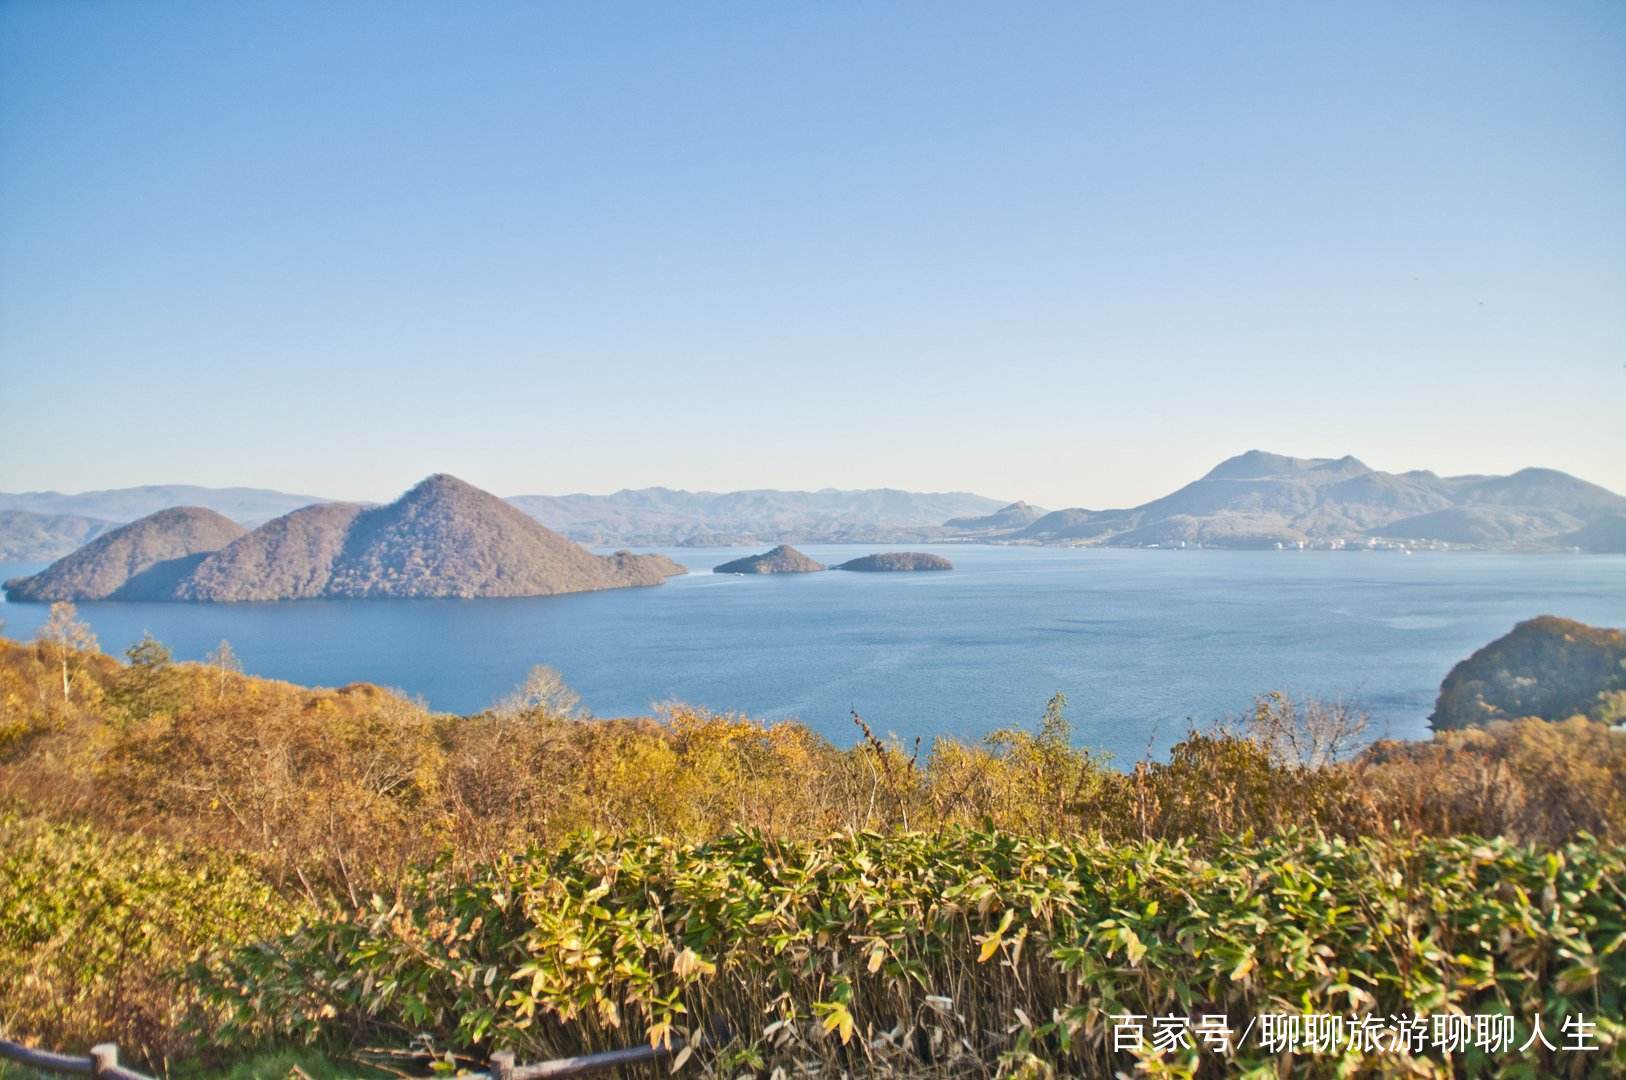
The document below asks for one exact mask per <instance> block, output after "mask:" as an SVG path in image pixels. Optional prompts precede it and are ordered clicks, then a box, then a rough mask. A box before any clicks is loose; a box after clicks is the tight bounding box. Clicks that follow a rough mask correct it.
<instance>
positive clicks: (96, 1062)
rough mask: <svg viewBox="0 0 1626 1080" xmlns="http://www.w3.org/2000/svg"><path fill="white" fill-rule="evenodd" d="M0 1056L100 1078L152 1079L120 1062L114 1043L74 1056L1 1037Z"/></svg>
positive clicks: (53, 1069)
mask: <svg viewBox="0 0 1626 1080" xmlns="http://www.w3.org/2000/svg"><path fill="white" fill-rule="evenodd" d="M0 1058H5V1059H6V1060H7V1061H15V1062H17V1064H19V1065H27V1066H28V1067H29V1068H31V1069H39V1070H41V1071H43V1072H56V1073H75V1074H78V1075H79V1076H96V1077H101V1078H103V1080H152V1078H151V1077H150V1076H147V1075H146V1074H145V1073H138V1072H136V1071H135V1070H134V1069H126V1068H125V1067H124V1066H123V1065H120V1064H119V1048H118V1046H117V1045H115V1044H114V1043H99V1044H97V1045H96V1046H92V1047H91V1048H90V1055H89V1056H88V1057H75V1056H73V1055H72V1054H53V1053H51V1052H50V1051H48V1050H30V1049H29V1048H28V1047H26V1046H24V1045H22V1044H21V1043H14V1042H12V1041H10V1040H9V1039H0Z"/></svg>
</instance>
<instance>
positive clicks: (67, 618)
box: [38, 601, 96, 701]
mask: <svg viewBox="0 0 1626 1080" xmlns="http://www.w3.org/2000/svg"><path fill="white" fill-rule="evenodd" d="M38 640H39V641H40V643H41V644H42V645H44V646H45V647H46V649H47V651H48V653H49V654H51V656H52V659H54V660H55V662H56V663H57V664H58V665H60V667H61V669H62V700H63V701H67V700H69V698H70V697H71V696H72V689H73V675H74V671H73V665H74V658H75V656H76V655H77V654H78V653H81V652H93V651H94V650H95V649H96V635H95V634H93V633H91V630H90V626H89V625H88V624H87V623H85V622H83V621H82V620H80V618H79V612H78V611H77V610H76V609H75V608H74V606H73V605H72V604H70V603H68V602H66V601H58V602H57V603H54V604H52V605H51V614H50V617H48V618H47V619H46V620H45V625H44V626H42V627H40V630H39V637H38Z"/></svg>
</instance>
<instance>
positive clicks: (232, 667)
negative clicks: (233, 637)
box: [203, 638, 243, 698]
mask: <svg viewBox="0 0 1626 1080" xmlns="http://www.w3.org/2000/svg"><path fill="white" fill-rule="evenodd" d="M203 662H204V663H205V664H208V665H209V666H210V667H212V668H214V669H215V671H217V672H218V673H219V676H220V677H219V680H218V681H217V682H216V684H215V696H216V697H217V698H224V697H225V696H226V684H227V682H229V681H230V680H231V677H232V676H233V675H241V674H242V673H243V663H242V661H241V660H238V659H237V653H235V652H233V651H232V647H231V642H229V641H227V640H226V639H225V638H221V639H220V644H219V645H216V646H215V647H214V651H213V652H211V653H210V654H209V655H208V656H205V657H204V658H203Z"/></svg>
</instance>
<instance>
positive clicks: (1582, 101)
mask: <svg viewBox="0 0 1626 1080" xmlns="http://www.w3.org/2000/svg"><path fill="white" fill-rule="evenodd" d="M1623 417H1626V4H1622V3H1619V2H1615V0H1610V2H1602V3H1562V2H1559V3H1548V2H1539V3H1538V2H1529V3H1508V2H1496V0H1488V2H1486V0H1475V2H1472V3H1462V4H1455V3H1446V2H1433V3H1426V4H1417V3H1411V2H1406V3H1382V2H1370V3H1346V4H1302V3H1295V4H1260V3H1226V4H1184V3H1167V4H1156V3H1154V4H1146V3H1139V2H1136V3H1125V4H1121V5H1118V4H1105V3H1092V4H1075V3H1066V4H1056V5H1047V4H1029V3H1019V4H995V3H980V4H968V5H957V4H948V3H938V2H932V3H919V4H915V3H903V4H895V3H872V2H865V3H850V4H849V3H816V4H814V3H796V4H790V3H765V2H750V3H746V2H739V3H718V2H705V3H683V4H633V3H625V4H619V3H618V4H599V3H516V4H501V3H478V2H477V3H445V2H435V3H415V2H402V0H391V2H388V3H367V2H361V0H351V2H346V3H342V4H327V3H297V2H289V0H278V2H276V3H236V2H233V3H214V2H209V3H195V4H177V3H165V2H159V0H145V2H141V3H112V2H102V3H96V2H83V3H65V2H34V3H31V2H18V0H6V2H0V490H13V491H14V490H20V489H35V488H58V489H63V490H80V489H85V488H101V487H114V486H124V485H129V484H137V483H157V482H172V483H183V482H185V483H204V484H215V485H225V484H250V485H256V486H266V487H276V488H281V489H284V490H292V491H300V492H308V493H314V494H319V495H328V496H335V497H355V498H383V497H388V496H392V495H394V494H395V493H397V492H398V491H400V490H401V489H403V488H405V487H406V486H408V485H409V484H410V483H412V482H413V481H415V480H416V479H418V478H419V477H421V476H422V475H424V474H426V473H429V472H433V471H449V472H453V473H456V474H458V475H460V476H463V477H464V478H465V479H468V480H470V481H472V482H474V483H477V484H480V485H482V486H484V487H487V488H489V489H491V490H494V491H497V492H499V493H502V494H518V493H522V492H547V493H556V492H565V491H595V492H603V491H611V490H614V489H617V488H620V487H641V486H645V485H652V484H663V485H666V486H670V487H687V488H711V489H731V488H740V487H822V486H832V487H878V486H895V487H907V488H913V489H925V490H943V489H962V490H974V491H979V492H983V493H985V494H989V495H994V496H998V497H1009V498H1016V497H1023V498H1027V499H1029V500H1031V501H1034V502H1038V503H1042V504H1045V505H1049V506H1063V505H1086V506H1108V505H1121V504H1129V503H1135V502H1140V501H1143V500H1145V499H1148V498H1151V497H1153V496H1155V495H1159V494H1162V493H1163V492H1165V491H1167V490H1169V489H1171V488H1173V487H1175V486H1177V485H1178V484H1180V483H1183V482H1185V481H1186V480H1188V479H1191V478H1192V477H1194V476H1195V475H1197V474H1198V473H1200V472H1202V471H1204V470H1206V469H1207V468H1208V467H1209V466H1211V465H1212V464H1213V463H1214V462H1216V461H1217V460H1219V459H1220V458H1222V457H1225V456H1228V455H1230V454H1233V453H1236V452H1238V451H1241V450H1244V449H1247V448H1250V447H1256V446H1257V447H1262V448H1265V449H1270V450H1275V451H1279V452H1284V453H1294V454H1305V455H1327V456H1337V455H1342V454H1345V453H1353V454H1355V455H1357V456H1359V457H1361V458H1363V459H1364V460H1366V461H1367V462H1368V463H1370V464H1372V465H1375V466H1378V467H1380V468H1390V469H1405V468H1425V467H1426V468H1433V469H1435V470H1437V471H1440V472H1447V473H1456V472H1500V471H1509V470H1512V469H1515V468H1518V467H1520V466H1523V465H1527V464H1541V465H1549V466H1553V467H1556V468H1562V469H1566V470H1568V471H1571V472H1574V473H1576V474H1578V475H1581V476H1583V477H1586V478H1587V479H1591V480H1594V481H1596V482H1599V483H1603V484H1606V485H1608V486H1610V487H1612V488H1614V489H1615V490H1617V491H1623V492H1626V422H1623Z"/></svg>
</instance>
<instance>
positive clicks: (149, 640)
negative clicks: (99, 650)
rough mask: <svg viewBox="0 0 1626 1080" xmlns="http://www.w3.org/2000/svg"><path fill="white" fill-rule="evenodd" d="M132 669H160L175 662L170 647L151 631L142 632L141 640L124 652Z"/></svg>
mask: <svg viewBox="0 0 1626 1080" xmlns="http://www.w3.org/2000/svg"><path fill="white" fill-rule="evenodd" d="M124 655H125V657H127V658H128V659H129V661H130V666H131V667H138V668H159V667H163V666H164V665H165V664H167V663H169V662H170V661H171V660H173V659H174V658H175V657H174V654H173V653H171V652H170V651H169V646H168V645H165V644H164V643H163V642H162V641H159V640H158V639H157V638H155V637H153V636H152V631H151V630H143V631H142V632H141V640H140V641H138V642H136V643H135V644H134V645H131V646H130V647H129V648H128V649H125V650H124Z"/></svg>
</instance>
